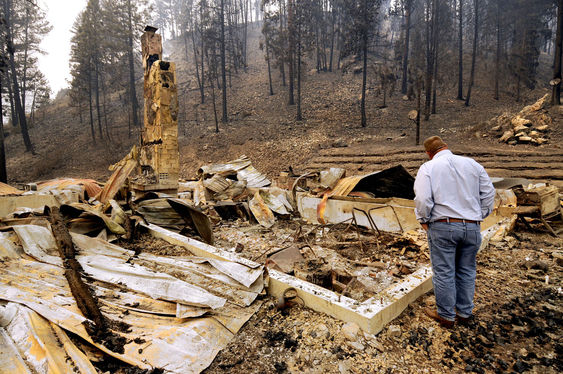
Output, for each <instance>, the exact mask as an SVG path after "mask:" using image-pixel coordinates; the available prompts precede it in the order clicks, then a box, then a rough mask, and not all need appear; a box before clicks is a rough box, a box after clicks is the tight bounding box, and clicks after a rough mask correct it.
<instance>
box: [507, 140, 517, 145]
mask: <svg viewBox="0 0 563 374" xmlns="http://www.w3.org/2000/svg"><path fill="white" fill-rule="evenodd" d="M516 144H518V142H517V141H516V140H510V141H508V145H516Z"/></svg>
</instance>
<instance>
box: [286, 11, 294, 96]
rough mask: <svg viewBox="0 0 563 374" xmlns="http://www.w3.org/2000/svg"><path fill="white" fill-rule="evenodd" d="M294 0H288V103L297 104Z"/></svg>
mask: <svg viewBox="0 0 563 374" xmlns="http://www.w3.org/2000/svg"><path fill="white" fill-rule="evenodd" d="M293 1H294V0H288V2H287V31H288V34H289V50H288V64H289V90H288V94H289V98H288V104H289V105H295V98H294V96H293V84H294V82H295V72H294V66H293V64H294V60H293V57H294V56H295V25H294V19H293V16H294V15H293V12H294V8H293Z"/></svg>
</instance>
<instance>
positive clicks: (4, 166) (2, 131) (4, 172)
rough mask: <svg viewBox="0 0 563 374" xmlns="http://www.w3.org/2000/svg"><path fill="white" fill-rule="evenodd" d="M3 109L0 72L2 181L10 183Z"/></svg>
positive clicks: (0, 169)
mask: <svg viewBox="0 0 563 374" xmlns="http://www.w3.org/2000/svg"><path fill="white" fill-rule="evenodd" d="M2 60H3V59H2ZM0 63H1V64H2V67H1V69H2V70H4V69H5V67H6V66H5V64H4V61H1V62H0ZM2 73H3V71H2ZM2 111H3V108H2V74H0V182H2V183H8V172H7V171H6V150H5V148H4V114H3V112H2Z"/></svg>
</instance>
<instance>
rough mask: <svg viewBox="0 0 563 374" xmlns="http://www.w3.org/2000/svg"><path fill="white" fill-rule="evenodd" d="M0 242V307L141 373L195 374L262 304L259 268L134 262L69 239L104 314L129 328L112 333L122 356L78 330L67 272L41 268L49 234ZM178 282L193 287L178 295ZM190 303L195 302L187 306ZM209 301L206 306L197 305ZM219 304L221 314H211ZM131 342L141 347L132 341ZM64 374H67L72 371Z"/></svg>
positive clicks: (31, 232)
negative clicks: (31, 315) (4, 304)
mask: <svg viewBox="0 0 563 374" xmlns="http://www.w3.org/2000/svg"><path fill="white" fill-rule="evenodd" d="M20 234H21V238H23V239H21V240H22V241H21V242H20V236H19V235H20ZM39 237H40V238H39ZM0 239H1V240H0V249H2V248H4V249H2V250H3V251H4V252H6V253H10V257H11V258H12V259H9V258H5V261H3V262H0V299H1V300H5V301H10V302H14V303H18V304H21V305H25V306H27V307H28V308H30V309H32V310H33V311H35V312H37V313H38V314H40V315H41V316H43V317H44V318H46V319H47V320H49V321H51V322H53V323H54V324H56V325H58V326H60V327H61V328H63V329H65V330H67V331H71V332H73V333H74V334H76V335H78V336H80V337H82V338H83V339H85V340H86V341H88V342H89V343H90V344H92V345H94V346H96V347H98V348H99V349H101V350H102V351H104V352H105V353H107V354H109V355H111V356H113V357H116V358H118V359H120V360H122V361H124V362H127V363H129V364H131V365H136V366H138V367H140V368H142V369H151V368H163V369H164V370H165V372H170V373H199V372H200V371H202V370H203V369H205V368H206V367H207V366H208V365H209V364H210V363H211V361H212V360H213V358H214V357H215V355H216V354H217V353H218V352H219V351H220V350H221V349H222V348H224V347H225V346H226V345H227V343H228V342H229V340H230V339H231V338H232V337H233V334H234V333H236V332H237V331H238V329H240V327H241V326H242V325H243V324H244V323H245V322H246V321H247V320H248V319H249V318H250V317H251V316H252V315H253V314H254V313H255V312H256V310H257V308H258V307H259V305H260V303H261V302H259V301H256V300H255V299H256V297H257V296H258V294H259V293H260V292H261V291H262V289H263V286H264V285H263V274H262V268H256V269H253V268H249V267H247V266H245V265H242V264H239V263H231V262H230V261H218V260H208V259H203V258H198V257H183V258H168V257H164V256H154V255H150V254H143V253H141V254H140V255H139V256H137V257H133V255H134V253H133V252H132V251H129V250H126V249H124V248H121V247H118V246H114V245H112V244H110V243H107V242H105V241H103V240H101V239H96V238H90V237H86V236H82V235H77V234H73V241H74V242H75V245H76V246H77V248H78V253H79V254H78V256H77V259H78V261H79V262H80V263H81V264H82V266H83V267H84V270H85V271H86V273H88V274H89V275H90V277H89V278H88V283H89V286H90V287H91V288H92V289H93V291H94V292H95V294H96V296H98V300H99V302H100V303H101V304H100V305H101V310H102V313H103V314H104V316H105V317H106V318H107V319H109V320H119V321H122V322H124V323H126V324H128V325H129V326H130V331H128V332H126V333H123V332H120V331H113V332H114V333H115V334H117V335H120V336H123V337H124V338H125V339H126V341H127V343H126V344H125V345H124V353H123V354H120V353H116V352H112V351H110V350H109V349H108V348H106V347H104V346H103V345H101V344H99V343H95V342H93V341H92V340H91V339H90V337H89V336H88V333H87V332H86V330H85V328H84V325H83V322H84V321H85V320H86V319H85V318H84V317H83V316H82V313H81V312H80V310H79V309H78V307H77V305H76V303H75V301H74V298H73V296H72V293H71V291H70V288H69V286H68V283H67V281H66V278H65V277H64V269H63V268H62V267H60V266H57V265H53V264H49V263H44V262H41V261H43V260H47V261H49V262H55V261H50V258H49V257H48V256H50V255H51V254H52V253H53V251H54V250H55V247H56V243H55V242H54V238H53V237H52V235H51V233H50V231H49V230H48V229H47V228H45V227H40V228H37V227H34V228H29V227H28V228H24V229H22V230H20V232H19V233H18V236H16V235H14V234H10V235H8V233H6V232H4V233H2V235H1V236H0ZM38 242H39V243H38ZM22 244H23V248H22ZM31 247H33V250H30V248H31ZM24 249H25V253H29V254H30V255H31V256H33V257H31V256H30V255H27V254H25V253H24ZM14 257H17V258H15V259H14ZM34 257H35V258H34ZM36 258H37V259H41V260H37V259H36ZM88 266H90V267H88ZM92 268H95V269H94V270H92ZM92 277H94V278H99V280H100V281H103V282H100V281H96V280H94V279H93V278H92ZM124 277H125V278H127V279H124ZM134 277H137V279H138V281H134V279H135V278H134ZM172 278H173V280H171V279H172ZM112 282H119V283H120V284H119V285H115V284H114V283H112ZM178 282H183V283H182V285H181V286H180V287H182V288H181V289H184V288H185V287H188V286H190V290H187V289H185V290H184V292H180V288H179V284H178ZM191 282H193V283H194V284H191V285H190V283H191ZM137 285H139V287H137ZM124 287H125V289H124ZM195 287H199V288H200V289H201V290H203V291H199V292H201V293H200V294H199V296H198V295H194V292H195V291H194V289H195ZM153 291H154V293H153ZM147 294H151V296H155V297H163V298H167V299H177V300H180V299H181V300H182V302H181V303H174V302H170V301H168V300H155V299H152V298H151V297H147V296H144V295H147ZM203 295H207V296H203ZM209 295H210V296H209ZM195 296H198V297H199V299H198V300H195V302H193V301H194V300H193V299H192V300H191V301H190V300H189V299H190V298H193V297H195ZM202 296H203V298H202ZM206 299H207V300H208V301H209V300H211V301H210V302H209V303H207V302H202V300H206ZM221 299H222V300H224V306H222V307H217V308H216V309H212V308H210V307H209V306H210V305H209V304H213V303H214V302H215V301H216V300H221ZM184 302H186V303H184ZM187 303H193V304H198V305H200V304H205V305H206V306H205V307H201V306H198V305H187ZM211 306H218V305H215V304H213V305H211ZM125 310H127V313H124V311H125ZM177 316H178V317H181V318H177ZM188 317H191V318H188ZM136 337H139V338H141V339H137V340H133V339H134V338H136ZM63 345H64V342H63ZM65 349H66V348H65ZM67 352H68V350H67ZM68 355H69V356H71V354H70V353H69V354H68ZM71 357H72V356H71ZM0 359H1V357H0ZM75 361H76V360H75ZM62 372H72V367H71V366H70V363H67V366H66V367H65V370H64V371H62ZM84 372H87V371H84Z"/></svg>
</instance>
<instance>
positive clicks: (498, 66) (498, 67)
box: [494, 0, 501, 100]
mask: <svg viewBox="0 0 563 374" xmlns="http://www.w3.org/2000/svg"><path fill="white" fill-rule="evenodd" d="M496 1H497V14H496V17H497V19H496V21H497V50H496V56H495V96H494V99H495V100H498V99H499V79H500V77H499V75H500V39H501V38H500V0H496Z"/></svg>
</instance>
